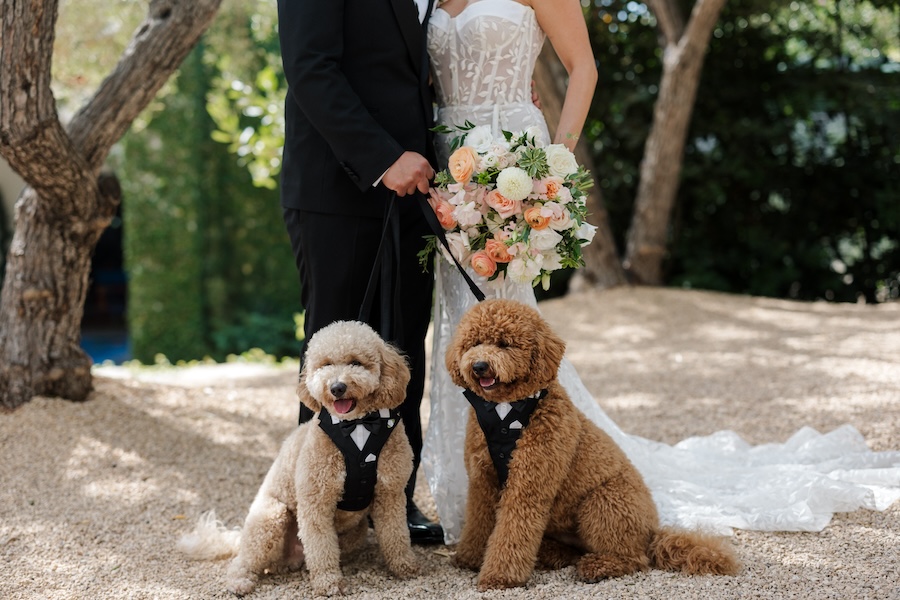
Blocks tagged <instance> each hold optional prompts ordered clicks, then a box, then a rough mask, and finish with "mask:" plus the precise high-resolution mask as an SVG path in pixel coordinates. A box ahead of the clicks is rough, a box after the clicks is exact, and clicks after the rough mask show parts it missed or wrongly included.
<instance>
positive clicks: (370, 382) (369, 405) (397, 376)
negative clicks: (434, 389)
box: [180, 321, 418, 595]
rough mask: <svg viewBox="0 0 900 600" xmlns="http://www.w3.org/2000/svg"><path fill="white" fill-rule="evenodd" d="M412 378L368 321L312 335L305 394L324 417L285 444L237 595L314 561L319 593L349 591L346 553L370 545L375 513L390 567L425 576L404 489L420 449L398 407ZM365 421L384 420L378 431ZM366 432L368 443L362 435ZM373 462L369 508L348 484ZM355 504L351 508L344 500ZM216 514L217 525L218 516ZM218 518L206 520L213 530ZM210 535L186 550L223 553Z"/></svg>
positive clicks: (243, 557) (301, 391)
mask: <svg viewBox="0 0 900 600" xmlns="http://www.w3.org/2000/svg"><path fill="white" fill-rule="evenodd" d="M409 378H410V374H409V368H408V367H407V365H406V362H405V360H404V359H403V357H402V356H401V355H400V354H399V353H398V352H397V351H396V350H395V349H394V348H393V347H391V346H390V345H389V344H387V343H385V342H384V341H383V340H382V339H381V337H379V335H378V334H377V333H375V331H374V330H372V328H370V327H369V326H368V325H366V324H364V323H361V322H356V321H340V322H336V323H332V324H331V325H328V326H327V327H325V328H323V329H321V330H319V331H318V332H317V333H316V334H315V335H313V336H312V338H311V339H310V340H309V344H308V345H307V350H306V357H305V362H304V366H303V370H302V372H301V374H300V384H299V386H298V388H297V394H298V395H299V397H300V400H301V401H302V402H303V403H304V404H305V405H306V406H308V407H309V408H310V409H311V410H312V411H313V412H315V413H319V415H318V418H313V419H312V420H311V421H309V422H307V423H304V424H303V425H301V426H300V427H298V428H297V429H296V430H295V431H294V432H293V433H292V434H291V435H290V436H289V437H288V438H287V439H286V440H285V441H284V443H283V445H282V447H281V450H280V451H279V453H278V456H277V457H276V458H275V462H274V463H273V464H272V467H271V468H270V469H269V472H268V474H267V475H266V477H265V480H264V481H263V483H262V486H261V487H260V489H259V491H258V492H257V494H256V498H255V499H254V500H253V504H252V505H251V506H250V510H249V513H248V515H247V519H246V521H245V522H244V527H243V530H242V531H241V533H240V541H239V547H238V548H237V556H235V558H234V559H233V561H232V562H231V564H230V565H229V568H228V572H227V587H228V589H229V590H230V591H232V592H234V593H235V594H237V595H244V594H247V593H249V592H251V591H252V590H253V589H254V587H255V586H256V583H257V580H258V578H259V576H260V575H261V574H262V573H264V572H265V571H267V570H273V571H274V570H278V569H279V568H285V567H287V568H289V569H297V568H300V567H301V566H302V565H303V563H304V562H305V563H306V565H307V567H308V568H309V574H310V581H311V583H312V587H313V592H314V593H315V594H317V595H336V594H341V593H343V592H344V591H345V583H344V580H343V576H342V573H341V567H340V557H341V553H342V552H349V551H352V550H354V549H356V548H358V547H359V546H360V545H361V544H362V542H363V541H364V540H365V537H366V532H367V529H368V517H369V516H371V520H372V523H373V526H374V528H375V535H376V538H377V539H378V544H379V546H380V548H381V553H382V556H383V557H384V561H385V562H386V563H387V567H388V569H390V571H391V572H392V573H393V574H394V575H396V576H398V577H409V576H412V575H414V574H416V573H417V571H418V569H417V566H416V564H415V558H414V555H413V552H412V549H411V547H410V539H409V530H408V528H407V525H406V494H405V491H404V490H405V487H406V484H407V481H408V480H409V477H410V475H411V473H412V464H413V454H412V449H411V447H410V445H409V440H408V439H407V437H406V432H405V431H404V429H403V426H402V423H401V422H400V420H399V417H398V416H397V413H396V412H395V411H393V410H392V409H395V408H396V407H397V406H399V405H400V404H401V403H402V402H403V399H404V398H405V396H406V386H407V384H408V383H409ZM323 409H324V410H323ZM363 418H366V419H365V420H366V422H368V423H369V424H370V425H372V424H373V423H375V424H374V425H372V427H369V426H367V425H366V424H365V422H364V421H363V420H362V419H363ZM320 420H323V422H326V424H327V425H329V426H331V427H332V428H333V430H335V431H337V430H339V429H341V427H342V425H344V426H346V427H347V433H341V432H339V431H338V433H337V434H336V437H338V438H343V439H344V440H347V441H349V440H351V439H352V440H353V441H352V442H347V443H352V444H355V446H354V447H353V448H351V450H353V451H354V452H357V451H358V454H355V455H354V456H353V457H352V459H348V460H346V461H345V458H344V454H342V452H341V450H339V449H338V446H337V445H336V442H333V441H332V438H331V437H329V434H328V433H326V427H325V426H323V425H320V423H319V421H320ZM357 420H359V421H358V422H357V423H356V424H354V423H353V422H354V421H357ZM364 430H365V432H364ZM379 433H380V434H381V435H379ZM385 435H386V436H387V438H386V441H384V439H383V438H384V436H385ZM360 436H362V437H363V438H364V439H362V443H360V441H357V440H358V439H361V438H360ZM379 439H380V440H382V443H383V448H381V450H380V453H379V452H378V450H377V449H376V450H372V447H373V446H372V444H376V443H377V441H378V440H379ZM342 443H344V442H342ZM357 447H358V448H357ZM367 462H369V463H375V466H374V467H372V468H377V477H373V475H374V473H372V472H371V471H363V470H360V473H363V475H362V477H363V478H365V477H369V478H370V479H374V491H373V490H372V489H371V488H369V492H370V494H371V498H370V500H371V502H370V503H369V504H366V500H367V499H369V498H366V493H365V492H364V491H362V492H360V491H359V490H357V491H356V492H354V493H353V495H352V497H349V498H348V497H347V494H345V487H344V486H345V479H347V473H348V470H350V471H354V470H356V467H355V466H354V465H357V464H358V465H359V466H360V468H362V467H363V465H364V464H365V463H367ZM351 463H353V464H351ZM348 467H349V468H348ZM369 467H371V466H370V465H369ZM365 473H368V475H367V474H365ZM362 483H363V484H365V483H366V482H365V481H362ZM362 487H363V488H365V485H363V486H362ZM348 489H353V488H348ZM357 494H361V495H359V496H358V495H357ZM348 504H349V508H348V509H347V510H342V509H341V507H340V506H339V505H341V506H344V505H348ZM364 504H366V505H365V506H363V505H364ZM211 520H212V525H213V528H215V519H214V516H213V518H212V519H211ZM209 521H210V519H209V517H207V523H206V526H207V527H208V526H209V525H210V523H209ZM202 527H203V525H202V524H201V526H200V527H198V530H199V529H202ZM219 529H221V527H219ZM298 534H299V541H298ZM202 537H203V534H202V533H201V534H195V537H194V538H193V539H190V538H189V539H184V540H182V543H181V544H180V546H181V549H182V550H183V551H185V552H186V553H188V554H189V555H193V556H194V557H195V558H210V557H212V556H213V555H215V554H217V552H216V551H215V550H210V549H209V548H208V547H207V548H202V546H203V545H204V544H206V545H207V546H208V545H209V543H208V540H206V541H204V540H202V539H199V538H202ZM222 537H223V536H221V535H220V536H219V539H220V543H221V540H222ZM213 545H215V544H213ZM218 554H219V556H221V555H222V554H223V553H222V552H218ZM224 554H226V555H227V552H225V553H224Z"/></svg>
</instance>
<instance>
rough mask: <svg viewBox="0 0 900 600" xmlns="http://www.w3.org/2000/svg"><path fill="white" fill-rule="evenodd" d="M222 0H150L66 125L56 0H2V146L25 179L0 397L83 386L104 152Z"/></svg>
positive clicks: (11, 403)
mask: <svg viewBox="0 0 900 600" xmlns="http://www.w3.org/2000/svg"><path fill="white" fill-rule="evenodd" d="M220 3H221V0H152V1H151V2H150V6H149V12H148V16H147V18H146V19H145V20H144V22H143V23H142V25H141V26H140V28H139V29H138V30H137V32H135V35H134V37H133V39H132V41H131V44H130V45H129V47H128V49H127V50H126V51H125V53H124V54H123V55H122V58H121V59H120V60H119V63H118V65H117V66H116V68H115V70H114V71H113V72H112V73H111V74H110V75H109V76H108V77H107V78H106V79H105V80H104V81H103V83H102V84H101V85H100V88H99V89H98V90H97V92H96V93H95V95H94V96H93V98H91V100H90V101H88V103H87V104H86V105H85V106H84V107H83V108H82V109H81V110H80V111H79V112H78V113H77V114H76V115H75V116H74V117H73V118H72V120H71V122H70V123H69V125H68V128H64V127H63V125H62V124H61V123H60V121H59V117H58V115H57V113H56V104H55V100H54V98H53V92H52V90H51V88H50V68H51V61H52V51H53V39H54V29H55V26H56V19H57V15H58V0H31V1H27V2H26V1H24V0H2V7H3V12H2V16H0V154H2V155H3V157H4V158H5V159H6V160H7V161H8V162H9V163H10V165H11V166H12V168H13V169H14V170H15V171H16V172H18V173H19V175H20V176H21V177H22V178H23V179H24V180H25V181H26V183H27V184H28V187H27V188H26V189H25V191H24V192H23V193H22V196H21V197H20V198H19V199H18V201H17V202H16V228H15V234H14V236H13V240H12V243H11V245H10V249H9V252H8V254H7V263H6V277H5V279H4V282H3V289H2V292H0V408H5V409H12V408H15V407H17V406H20V405H21V404H23V403H25V402H27V401H28V400H30V399H31V398H32V397H33V396H34V395H39V394H40V395H52V396H61V397H63V398H67V399H70V400H83V399H85V398H86V397H87V395H88V393H89V392H90V390H91V372H90V366H91V361H90V358H89V357H88V356H87V355H86V354H85V353H84V352H83V351H82V350H81V348H80V338H81V333H80V331H81V318H82V316H83V312H84V301H85V297H86V294H87V287H88V277H89V275H90V264H91V255H92V253H93V251H94V247H95V246H96V244H97V240H98V239H99V238H100V235H101V233H102V232H103V230H104V229H105V228H106V227H107V225H109V222H110V220H111V219H112V217H113V215H114V214H115V212H116V207H117V206H118V204H119V202H120V201H121V192H120V188H119V184H118V181H117V180H116V179H115V177H114V176H112V175H107V174H101V168H102V166H103V162H104V161H105V160H106V157H107V155H108V154H109V151H110V149H111V148H112V146H113V144H115V143H116V142H117V141H118V140H119V139H120V138H121V137H122V135H123V134H124V133H125V132H126V131H127V129H128V127H129V126H130V125H131V123H132V121H133V120H134V119H135V118H136V117H137V115H138V114H139V113H140V111H141V110H143V109H144V108H145V107H146V106H147V104H148V103H149V102H150V101H151V100H152V99H153V97H154V96H155V95H156V92H157V91H159V89H160V88H161V87H162V85H163V84H164V83H165V82H166V80H167V79H168V78H169V76H170V75H171V74H172V73H173V72H174V71H175V70H176V69H177V68H178V65H179V64H181V61H182V60H183V59H184V57H185V56H187V53H188V52H189V51H190V49H191V48H192V47H193V46H194V44H195V43H196V42H197V40H198V39H199V37H200V35H201V34H202V33H203V31H205V30H206V28H207V27H208V26H209V24H210V22H211V21H212V19H213V17H214V16H215V13H216V11H217V10H218V8H219V4H220Z"/></svg>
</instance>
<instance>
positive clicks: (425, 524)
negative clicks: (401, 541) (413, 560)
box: [406, 502, 444, 544]
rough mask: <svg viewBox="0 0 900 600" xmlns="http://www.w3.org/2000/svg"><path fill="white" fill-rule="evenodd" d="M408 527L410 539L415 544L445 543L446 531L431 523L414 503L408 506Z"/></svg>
mask: <svg viewBox="0 0 900 600" xmlns="http://www.w3.org/2000/svg"><path fill="white" fill-rule="evenodd" d="M406 525H407V526H408V527H409V539H410V541H411V542H412V543H413V544H443V543H444V529H443V528H442V527H441V526H440V525H438V524H437V523H434V522H432V521H429V520H428V517H426V516H425V515H423V514H422V512H421V511H420V510H419V508H418V507H417V506H416V505H415V504H413V503H412V502H410V503H409V504H408V505H407V506H406Z"/></svg>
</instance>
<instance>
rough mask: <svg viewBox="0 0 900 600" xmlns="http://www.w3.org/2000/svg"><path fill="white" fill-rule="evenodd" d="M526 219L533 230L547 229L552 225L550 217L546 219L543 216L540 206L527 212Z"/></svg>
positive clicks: (533, 207)
mask: <svg viewBox="0 0 900 600" xmlns="http://www.w3.org/2000/svg"><path fill="white" fill-rule="evenodd" d="M524 217H525V222H526V223H528V224H529V225H530V226H531V228H532V229H545V228H547V227H548V226H549V225H550V217H545V216H543V215H542V214H541V207H540V206H532V207H531V208H529V209H528V210H526V211H525V215H524Z"/></svg>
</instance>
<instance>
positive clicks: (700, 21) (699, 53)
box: [623, 0, 725, 285]
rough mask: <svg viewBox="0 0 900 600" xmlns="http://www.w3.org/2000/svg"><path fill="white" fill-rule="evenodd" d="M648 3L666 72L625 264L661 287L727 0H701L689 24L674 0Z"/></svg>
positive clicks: (634, 277) (635, 274)
mask: <svg viewBox="0 0 900 600" xmlns="http://www.w3.org/2000/svg"><path fill="white" fill-rule="evenodd" d="M648 4H649V5H650V8H651V10H652V11H653V14H654V15H655V16H656V18H657V22H658V24H659V27H660V31H661V35H662V44H663V52H664V54H663V75H662V81H661V82H660V87H659V97H658V98H657V100H656V105H655V106H654V110H653V126H652V128H651V130H650V135H649V137H648V138H647V142H646V146H645V148H644V158H643V160H642V162H641V175H640V184H639V185H638V192H637V198H636V199H635V208H634V215H633V217H632V222H631V228H630V229H629V231H628V238H627V245H626V252H625V259H624V261H623V265H624V267H625V270H626V271H627V272H628V274H629V277H630V278H631V279H632V280H633V281H635V282H637V283H643V284H649V285H660V284H661V283H662V261H663V258H664V257H665V253H666V246H667V241H668V240H667V238H668V231H669V220H670V218H671V215H672V207H673V206H674V204H675V197H676V194H677V192H678V183H679V179H680V175H681V167H682V163H683V160H684V146H685V142H686V139H687V132H688V127H689V125H690V121H691V114H692V112H693V108H694V101H695V99H696V95H697V86H698V85H699V83H700V73H701V70H702V68H703V60H704V55H705V53H706V49H707V47H708V44H709V37H710V35H711V34H712V30H713V28H714V27H715V24H716V21H718V18H719V14H720V13H721V11H722V7H723V6H724V5H725V0H697V2H696V3H695V4H694V8H693V11H692V13H691V18H690V21H689V22H688V24H687V27H686V28H685V27H684V26H683V24H682V23H683V20H682V18H681V16H680V13H679V11H678V5H677V4H676V1H675V0H649V1H648Z"/></svg>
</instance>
